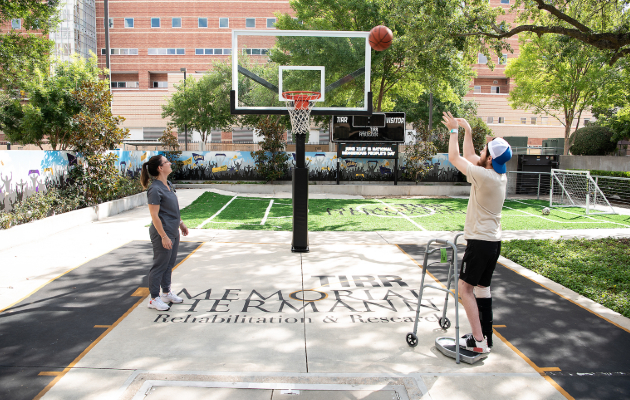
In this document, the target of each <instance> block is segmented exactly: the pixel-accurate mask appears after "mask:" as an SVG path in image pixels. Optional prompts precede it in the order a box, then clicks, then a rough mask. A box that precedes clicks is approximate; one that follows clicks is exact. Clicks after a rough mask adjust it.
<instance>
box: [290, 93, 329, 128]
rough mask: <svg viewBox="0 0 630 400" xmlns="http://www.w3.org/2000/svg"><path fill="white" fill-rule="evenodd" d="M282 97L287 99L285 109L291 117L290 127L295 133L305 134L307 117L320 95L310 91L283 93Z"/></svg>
mask: <svg viewBox="0 0 630 400" xmlns="http://www.w3.org/2000/svg"><path fill="white" fill-rule="evenodd" d="M282 96H283V97H284V98H285V99H287V100H286V102H287V109H288V110H289V116H290V117H291V126H292V127H293V131H294V132H295V133H302V132H304V133H306V132H308V128H309V127H310V122H309V117H310V116H311V109H312V108H313V104H314V102H315V100H317V99H319V98H320V97H321V96H322V94H321V93H320V92H312V91H292V92H283V93H282Z"/></svg>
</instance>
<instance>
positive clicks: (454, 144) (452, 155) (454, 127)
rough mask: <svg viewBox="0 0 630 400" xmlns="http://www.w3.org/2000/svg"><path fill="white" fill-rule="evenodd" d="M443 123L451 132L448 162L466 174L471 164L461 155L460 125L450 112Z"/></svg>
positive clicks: (443, 119)
mask: <svg viewBox="0 0 630 400" xmlns="http://www.w3.org/2000/svg"><path fill="white" fill-rule="evenodd" d="M442 123H443V124H444V125H445V126H446V129H448V131H449V132H450V138H449V140H448V161H449V162H450V163H451V164H453V165H454V166H455V168H457V169H458V170H460V171H461V172H462V173H463V174H466V168H468V164H469V162H468V160H466V159H465V158H464V157H462V156H461V155H460V154H459V143H458V135H457V133H458V128H459V124H458V123H457V120H456V119H455V118H454V117H453V115H451V113H450V112H448V113H447V112H445V113H444V116H443V118H442Z"/></svg>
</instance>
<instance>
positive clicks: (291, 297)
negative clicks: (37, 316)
mask: <svg viewBox="0 0 630 400" xmlns="http://www.w3.org/2000/svg"><path fill="white" fill-rule="evenodd" d="M201 192H203V190H180V191H178V195H179V197H180V206H181V207H184V206H186V205H187V204H189V203H190V202H192V200H194V198H196V197H197V196H198V195H200V193H201ZM149 221H150V218H149V216H148V210H147V208H146V207H140V208H137V209H135V210H131V211H129V212H126V213H123V214H120V215H118V216H115V217H111V218H109V219H107V220H105V221H100V222H96V223H92V224H86V225H85V226H81V227H78V228H74V229H72V230H70V231H65V232H61V233H59V234H56V235H55V236H54V237H49V238H48V240H46V241H45V242H44V243H39V242H38V243H25V244H23V245H22V246H19V247H15V248H12V249H9V250H5V251H3V252H1V253H0V257H1V258H2V259H3V264H4V260H6V262H7V264H6V266H7V268H3V269H2V271H0V274H2V275H0V279H2V282H8V283H9V285H11V287H12V289H6V288H1V289H0V309H4V308H6V307H7V306H9V305H10V304H12V303H14V302H16V301H17V300H19V299H20V298H23V297H25V296H27V295H28V293H31V292H32V291H33V290H36V289H37V288H38V287H40V286H41V285H42V284H45V283H46V282H47V281H48V280H50V279H52V278H54V277H55V276H58V275H59V274H61V273H63V272H66V271H67V270H69V269H71V268H75V267H77V266H79V265H80V264H81V263H82V262H85V261H86V260H87V259H90V258H94V257H97V256H99V255H101V254H104V253H107V252H108V251H110V250H111V249H113V248H115V247H117V246H120V245H122V244H124V243H127V242H128V241H130V240H146V239H147V236H148V234H147V228H146V227H145V225H146V224H148V223H149ZM625 231H627V230H625ZM625 231H623V230H615V231H614V232H609V233H611V234H617V235H627V233H626V232H625ZM7 232H8V231H7ZM5 233H6V232H5ZM566 233H570V234H571V235H572V236H580V235H588V234H589V232H584V231H572V232H566V231H558V232H557V234H558V236H559V235H563V236H566ZM530 234H531V235H534V233H530ZM539 234H540V233H539ZM555 234H556V233H553V232H547V233H545V236H553V235H555ZM597 234H598V235H602V234H603V235H606V234H605V232H603V231H598V232H597ZM434 236H437V237H442V238H446V239H451V238H452V236H454V234H453V233H450V232H441V233H431V232H428V233H416V232H338V233H331V232H315V233H311V234H310V243H311V252H310V253H303V254H295V253H291V252H290V241H291V233H290V232H246V231H211V230H194V231H193V232H192V233H191V235H190V236H189V237H188V238H185V239H184V240H194V241H203V242H205V243H204V245H203V246H201V247H200V248H199V249H198V250H197V251H196V252H195V253H194V254H192V256H191V257H189V258H188V259H187V260H185V261H184V262H183V263H182V264H181V265H180V266H179V267H178V269H177V270H176V271H175V273H174V288H175V289H177V291H178V292H180V293H181V294H180V295H181V296H183V297H184V298H185V301H184V304H182V305H175V306H173V307H172V308H171V310H169V311H167V312H158V311H156V310H149V309H147V308H146V304H143V305H141V306H140V307H137V308H135V309H133V311H132V312H131V313H130V314H129V315H128V316H127V317H126V318H125V319H124V320H123V321H122V322H121V323H120V324H119V325H118V326H117V327H116V328H115V329H113V330H112V331H111V332H110V333H109V334H108V335H107V336H105V337H104V338H103V339H102V340H101V341H100V342H98V343H97V344H96V345H95V346H94V347H93V348H92V350H91V351H89V352H88V353H87V354H86V355H85V356H84V357H83V358H82V359H80V360H79V362H78V363H77V364H76V365H75V366H74V368H72V369H70V370H69V372H67V373H65V374H64V375H62V376H60V377H59V378H60V379H57V382H56V383H55V384H54V386H52V388H51V389H50V390H49V391H47V392H46V393H45V395H44V398H45V399H83V398H145V397H144V394H145V393H149V395H148V396H147V397H146V398H148V399H151V398H154V399H158V398H162V396H166V395H167V393H170V392H169V391H174V392H172V393H178V395H177V398H180V399H181V398H208V396H212V398H240V396H245V397H243V398H257V396H259V395H260V396H262V397H265V396H266V397H265V398H269V396H268V395H267V394H264V395H263V394H262V393H263V392H265V393H269V391H271V393H272V395H273V396H274V397H273V398H284V397H283V396H290V397H291V398H296V399H297V398H304V397H300V396H303V395H304V393H311V394H313V393H316V392H313V391H314V390H318V391H322V392H321V394H322V395H324V393H329V395H327V396H325V397H327V398H329V399H333V398H336V397H335V396H332V397H331V395H330V393H333V394H334V393H337V394H338V395H340V396H341V395H342V393H346V394H348V396H350V393H351V390H355V391H359V392H361V393H363V394H366V395H365V396H362V397H361V396H359V395H352V396H354V397H339V398H370V399H372V398H373V399H376V398H380V397H376V396H377V393H379V392H380V393H381V394H385V393H390V392H391V391H392V390H398V392H399V393H401V394H406V395H407V396H408V398H431V399H442V398H444V399H446V398H471V399H475V398H484V399H492V398H497V399H499V398H515V399H516V398H532V399H536V398H540V399H553V398H558V399H561V398H565V396H563V395H562V393H561V392H559V391H558V390H557V389H556V388H555V387H554V386H553V384H552V383H550V382H549V381H548V380H546V379H545V378H544V377H542V376H541V375H540V374H539V373H537V372H536V371H535V370H534V369H533V368H532V367H531V366H530V365H529V364H527V362H525V361H524V360H523V359H522V358H521V357H520V356H519V355H518V354H517V353H516V352H515V351H514V350H513V349H512V348H510V347H509V346H508V345H506V344H505V343H503V342H501V341H499V340H495V346H494V348H493V352H492V354H491V355H490V356H489V357H488V358H487V359H485V360H483V361H481V362H479V363H477V364H475V365H474V366H470V365H468V364H464V363H462V364H459V365H457V364H455V362H454V361H453V360H452V359H449V358H446V357H444V356H443V355H441V354H440V353H438V352H437V351H436V349H435V348H434V346H433V341H434V339H435V337H438V336H453V335H454V325H455V324H453V327H451V328H450V329H449V330H448V331H447V332H445V331H443V330H441V329H440V328H439V327H438V324H437V322H436V321H435V319H436V315H439V314H440V311H441V308H442V304H443V300H444V296H443V294H442V293H441V292H436V291H431V290H427V291H426V292H425V298H424V299H426V301H425V300H423V306H424V307H422V313H421V317H422V318H421V322H420V324H419V332H418V336H419V339H420V344H419V345H418V347H416V348H410V347H408V346H407V345H406V343H405V341H404V336H405V334H406V333H407V332H408V331H410V330H411V329H412V327H413V323H412V322H410V321H411V318H412V317H413V315H414V307H415V301H414V299H415V295H414V293H413V292H412V290H417V287H418V286H419V283H420V269H419V268H418V266H417V265H416V264H415V263H414V262H413V261H412V260H411V259H410V258H409V257H407V256H406V255H405V254H404V253H402V252H401V251H400V249H398V248H397V247H396V246H395V245H394V243H422V242H426V241H427V240H428V239H429V238H431V237H434ZM521 237H522V236H521ZM69 247H71V249H72V250H71V251H68V248H69ZM34 249H36V250H37V251H33V250H34ZM3 286H4V285H3ZM184 289H185V292H184ZM301 299H305V300H307V302H302V301H301ZM313 300H315V301H313ZM460 311H461V312H462V314H463V309H462V308H460ZM448 317H449V318H450V319H451V321H454V312H453V301H452V300H451V301H450V302H449V311H448ZM193 321H194V322H193ZM460 325H461V333H462V334H463V333H466V332H468V331H469V330H470V329H469V327H468V326H467V322H466V319H465V318H464V317H463V315H462V318H460ZM291 389H293V390H295V391H299V390H302V394H301V395H297V396H296V395H295V394H287V393H282V392H283V391H285V392H286V391H287V390H289V391H290V390H291ZM143 390H144V391H143ZM226 390H228V392H226ZM246 390H247V391H248V392H247V393H250V395H251V396H250V395H245V392H244V391H246ZM252 390H254V391H255V392H252ZM304 390H306V391H307V392H304ZM221 393H223V394H221ZM226 393H227V394H226ZM254 393H256V395H254ZM237 396H238V397H237ZM309 398H310V397H309ZM312 398H315V397H312ZM401 398H402V397H401Z"/></svg>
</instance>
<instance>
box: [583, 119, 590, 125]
mask: <svg viewBox="0 0 630 400" xmlns="http://www.w3.org/2000/svg"><path fill="white" fill-rule="evenodd" d="M590 122H591V119H590V118H584V126H586V125H588V124H589V123H590Z"/></svg>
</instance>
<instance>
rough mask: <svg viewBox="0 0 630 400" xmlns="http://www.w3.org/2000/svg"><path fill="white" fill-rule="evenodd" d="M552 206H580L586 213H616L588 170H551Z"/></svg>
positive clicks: (550, 200) (550, 203)
mask: <svg viewBox="0 0 630 400" xmlns="http://www.w3.org/2000/svg"><path fill="white" fill-rule="evenodd" d="M550 194H551V195H550V199H549V206H550V207H580V208H584V209H585V210H586V214H616V213H615V210H614V209H613V208H612V207H611V206H610V203H609V202H608V200H607V199H606V196H604V194H603V193H602V191H601V190H600V189H599V187H598V186H597V183H595V181H594V180H593V178H592V177H591V174H590V173H589V172H588V171H567V170H562V169H552V170H551V190H550Z"/></svg>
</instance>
